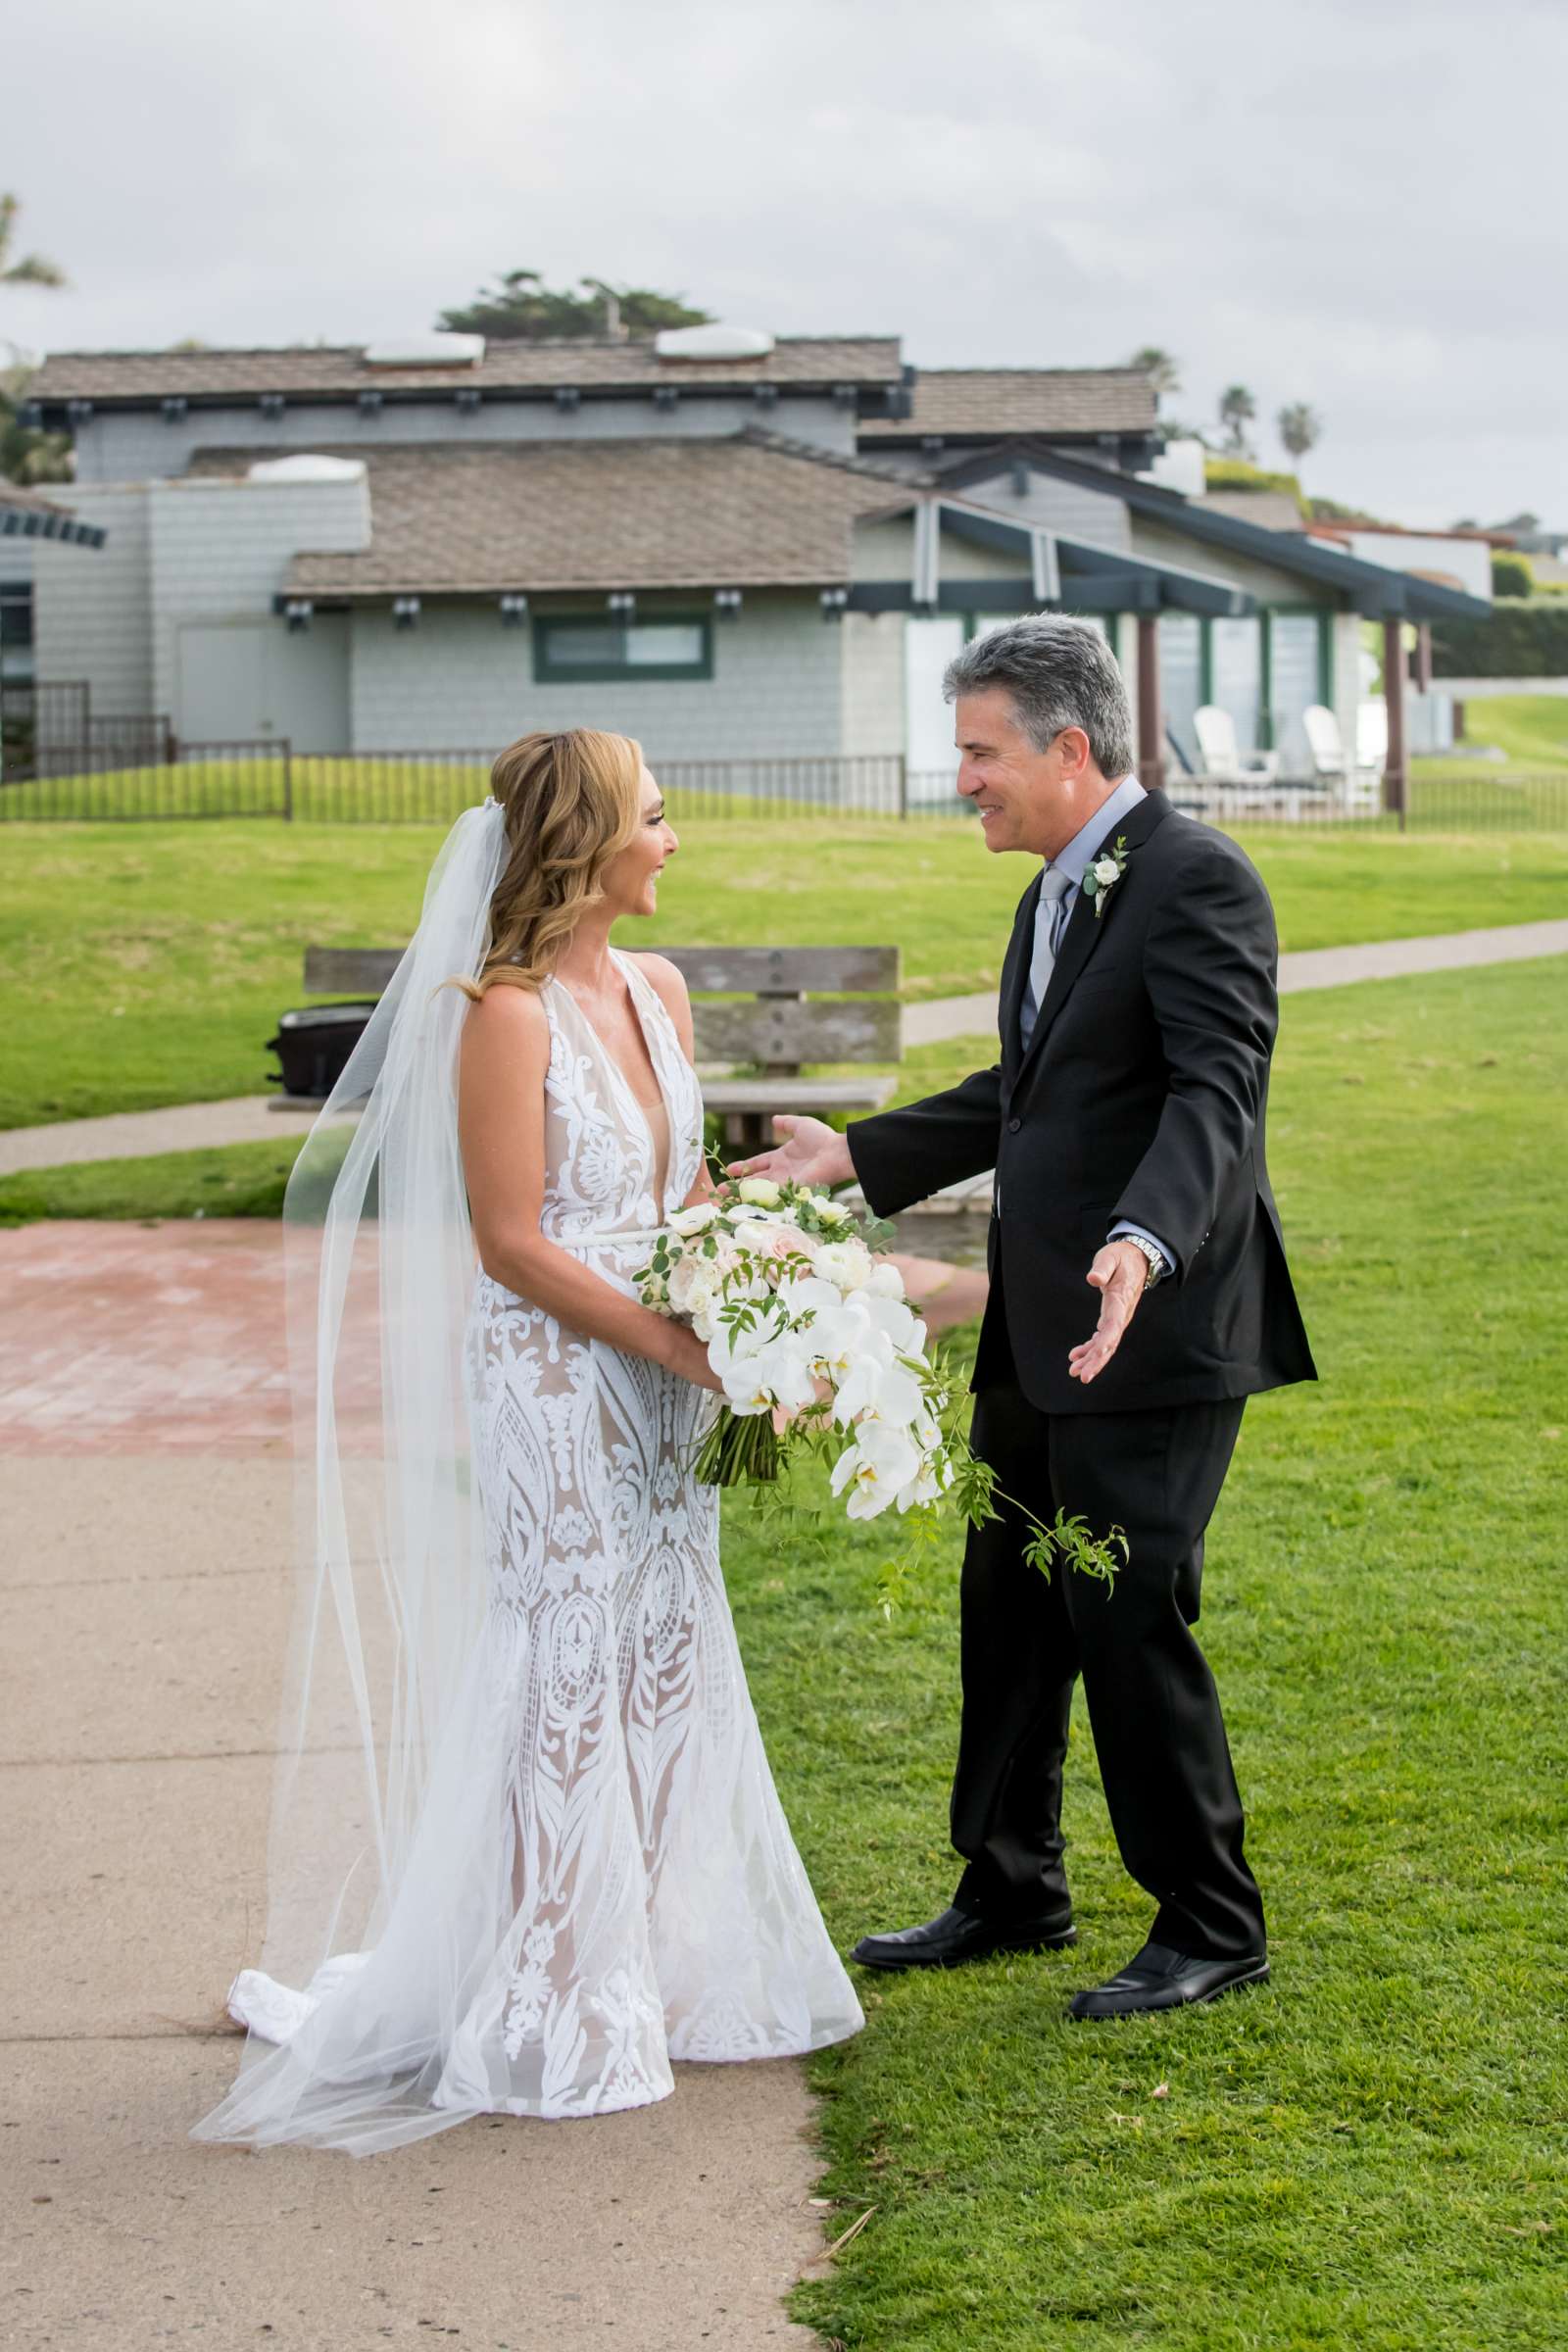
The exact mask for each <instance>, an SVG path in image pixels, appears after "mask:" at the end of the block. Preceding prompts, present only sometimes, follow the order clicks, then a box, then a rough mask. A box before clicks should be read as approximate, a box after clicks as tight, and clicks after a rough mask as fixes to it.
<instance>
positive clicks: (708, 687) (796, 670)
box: [351, 592, 896, 760]
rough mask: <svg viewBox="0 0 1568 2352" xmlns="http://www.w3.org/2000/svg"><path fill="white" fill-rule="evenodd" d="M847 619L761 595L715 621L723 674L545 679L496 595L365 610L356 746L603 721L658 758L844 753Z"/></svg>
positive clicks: (490, 740)
mask: <svg viewBox="0 0 1568 2352" xmlns="http://www.w3.org/2000/svg"><path fill="white" fill-rule="evenodd" d="M695 605H696V600H695V599H694V600H693V604H692V607H691V608H690V609H695ZM671 609H672V610H673V609H674V608H671ZM658 610H659V608H658V607H656V606H654V605H652V604H651V603H650V604H648V605H646V606H640V607H639V611H640V613H642V614H643V615H644V616H645V617H648V618H654V617H657V614H658ZM843 625H844V624H843V623H840V622H833V621H824V620H823V619H822V617H821V613H820V612H819V610H818V607H817V602H816V598H815V596H814V595H811V594H809V593H807V592H801V593H797V594H794V595H789V594H780V595H776V596H764V595H762V594H760V593H755V594H749V595H748V596H747V599H746V603H745V606H744V608H743V610H742V612H741V613H740V615H739V617H738V618H737V619H735V620H727V621H724V620H715V621H714V622H713V632H712V634H713V675H712V676H711V678H693V679H682V678H649V679H646V680H639V681H633V680H630V679H624V680H623V679H610V680H607V681H604V682H600V683H596V682H594V681H591V680H584V681H583V682H582V683H580V684H564V685H557V684H553V683H552V684H549V685H545V684H541V683H539V682H538V681H537V680H536V679H535V678H534V675H533V631H532V629H531V627H526V626H525V627H523V628H515V629H509V628H505V627H503V626H502V624H501V622H500V621H499V619H498V618H497V616H496V613H495V611H494V609H493V608H489V607H487V608H473V607H466V606H448V607H445V608H443V607H440V606H431V605H426V607H425V609H424V611H423V613H421V614H420V617H419V622H418V625H417V628H413V629H399V628H396V627H394V625H393V622H392V616H391V614H390V613H389V612H387V611H385V610H384V609H383V610H381V611H370V612H357V613H355V614H354V615H353V621H352V656H351V662H352V679H353V710H352V731H353V748H354V749H355V750H356V751H365V752H368V751H402V750H428V751H470V750H472V751H490V752H493V751H495V750H498V749H499V748H500V747H501V746H502V745H503V744H507V743H511V742H512V741H513V740H514V739H515V737H516V736H518V735H523V734H526V733H527V732H528V730H529V729H530V728H532V727H552V728H561V727H574V726H591V727H606V728H610V729H612V730H613V731H614V732H615V733H617V734H623V735H633V736H635V737H636V738H637V740H638V742H640V743H641V744H642V746H643V748H644V750H645V752H646V753H647V755H648V757H649V759H650V760H661V759H663V760H726V759H753V758H757V759H765V758H768V757H780V758H782V757H787V756H791V755H795V756H801V757H808V756H819V755H832V754H836V753H837V752H838V751H839V750H840V748H841V729H842V723H843V721H842V711H843V700H844V687H843V674H842V672H843V662H844V653H843V643H842V633H841V632H842V628H843ZM877 748H878V749H880V750H888V749H893V748H896V739H895V743H894V744H893V745H889V744H886V743H884V744H881V745H879V746H878V747H877Z"/></svg>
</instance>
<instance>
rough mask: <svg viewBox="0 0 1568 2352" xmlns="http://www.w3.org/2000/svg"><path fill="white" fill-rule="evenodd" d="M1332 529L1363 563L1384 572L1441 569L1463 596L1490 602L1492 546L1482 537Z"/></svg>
mask: <svg viewBox="0 0 1568 2352" xmlns="http://www.w3.org/2000/svg"><path fill="white" fill-rule="evenodd" d="M1334 528H1335V537H1336V538H1340V539H1344V540H1345V541H1346V542H1347V543H1348V548H1349V552H1350V554H1351V555H1352V556H1356V557H1358V558H1359V560H1360V561H1361V562H1362V563H1363V564H1382V565H1383V567H1384V569H1385V570H1386V571H1420V572H1441V573H1443V574H1445V575H1446V577H1447V578H1449V579H1452V580H1457V581H1458V583H1459V585H1460V587H1461V588H1463V590H1464V591H1465V594H1466V595H1467V596H1479V597H1484V598H1485V600H1486V602H1487V603H1488V604H1489V605H1490V604H1491V602H1492V549H1491V548H1490V546H1489V545H1488V544H1487V542H1486V540H1484V539H1454V538H1449V537H1448V535H1447V534H1446V532H1444V531H1434V532H1433V533H1432V534H1431V535H1430V536H1426V535H1422V536H1420V537H1418V536H1417V535H1416V534H1415V533H1414V532H1413V531H1358V530H1356V529H1355V528H1354V527H1353V526H1352V525H1345V526H1342V525H1340V524H1338V523H1336V525H1335V526H1334Z"/></svg>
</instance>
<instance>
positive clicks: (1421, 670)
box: [1415, 620, 1432, 694]
mask: <svg viewBox="0 0 1568 2352" xmlns="http://www.w3.org/2000/svg"><path fill="white" fill-rule="evenodd" d="M1415 690H1416V692H1417V694H1430V693H1431V692H1432V623H1431V621H1430V620H1423V621H1422V622H1421V623H1420V624H1419V626H1418V627H1417V629H1416V633H1415Z"/></svg>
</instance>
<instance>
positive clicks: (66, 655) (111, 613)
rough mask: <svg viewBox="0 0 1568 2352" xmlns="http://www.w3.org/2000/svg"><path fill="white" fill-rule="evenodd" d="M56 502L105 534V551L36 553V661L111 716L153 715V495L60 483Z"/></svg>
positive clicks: (48, 546)
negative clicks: (80, 682)
mask: <svg viewBox="0 0 1568 2352" xmlns="http://www.w3.org/2000/svg"><path fill="white" fill-rule="evenodd" d="M50 496H51V497H52V498H53V499H54V500H55V501H56V503H57V504H58V505H60V506H64V507H70V509H71V510H72V512H73V514H75V515H80V517H81V519H82V521H83V522H91V523H97V524H99V525H101V527H102V528H103V529H104V530H106V531H107V532H108V534H109V536H108V538H107V540H106V541H105V543H104V545H103V546H102V547H99V548H87V547H68V546H63V545H62V544H61V542H60V541H59V540H57V539H38V540H35V541H33V542H32V545H33V550H34V553H33V660H34V668H35V672H36V675H37V676H38V678H39V679H40V680H41V681H43V682H45V683H47V684H50V685H64V684H66V683H68V682H70V681H72V680H73V679H77V678H81V679H85V681H86V683H87V686H88V689H89V691H90V694H91V699H92V708H93V710H94V711H98V712H100V713H102V714H104V715H105V716H111V715H116V716H124V717H142V716H145V715H146V714H148V713H149V712H151V711H156V710H157V709H158V708H159V705H158V703H157V701H156V699H155V688H154V682H153V629H152V610H153V600H152V579H151V568H150V544H151V539H150V531H149V526H148V503H147V492H146V490H145V489H144V488H141V487H136V486H131V487H120V488H105V487H102V486H99V485H94V484H89V483H82V482H58V483H55V484H53V485H52V486H51V489H50Z"/></svg>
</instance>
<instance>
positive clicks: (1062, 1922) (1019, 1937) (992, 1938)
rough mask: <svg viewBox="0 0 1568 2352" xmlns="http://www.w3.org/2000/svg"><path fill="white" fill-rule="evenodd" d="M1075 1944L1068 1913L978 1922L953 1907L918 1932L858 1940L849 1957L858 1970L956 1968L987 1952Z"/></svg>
mask: <svg viewBox="0 0 1568 2352" xmlns="http://www.w3.org/2000/svg"><path fill="white" fill-rule="evenodd" d="M1077 1940H1078V1931H1077V1929H1076V1928H1075V1927H1074V1926H1073V1924H1072V1915H1071V1913H1070V1912H1067V1913H1062V1914H1061V1915H1059V1916H1058V1917H1057V1918H1055V1919H1029V1920H1014V1919H1006V1920H1004V1919H982V1918H981V1916H980V1914H979V1912H978V1911H960V1910H959V1909H958V1907H957V1905H956V1903H955V1904H954V1905H953V1906H952V1907H951V1908H950V1909H949V1910H946V1911H944V1912H943V1914H942V1916H941V1918H940V1919H931V1920H927V1921H926V1923H925V1925H924V1926H923V1927H919V1928H897V1929H895V1930H894V1931H893V1932H892V1933H891V1934H890V1935H887V1936H861V1937H860V1940H859V1942H858V1944H857V1945H856V1947H855V1949H854V1951H853V1952H852V1953H851V1954H850V1958H851V1959H852V1960H858V1962H859V1963H860V1966H861V1967H862V1968H957V1967H959V1966H960V1965H961V1964H962V1962H964V1961H965V1960H985V1959H988V1958H989V1957H990V1955H991V1954H992V1953H993V1952H1058V1951H1061V1950H1062V1949H1064V1947H1065V1946H1066V1945H1067V1944H1069V1943H1076V1942H1077Z"/></svg>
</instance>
